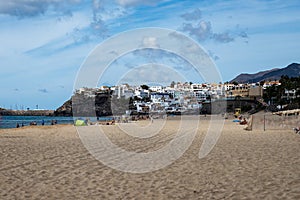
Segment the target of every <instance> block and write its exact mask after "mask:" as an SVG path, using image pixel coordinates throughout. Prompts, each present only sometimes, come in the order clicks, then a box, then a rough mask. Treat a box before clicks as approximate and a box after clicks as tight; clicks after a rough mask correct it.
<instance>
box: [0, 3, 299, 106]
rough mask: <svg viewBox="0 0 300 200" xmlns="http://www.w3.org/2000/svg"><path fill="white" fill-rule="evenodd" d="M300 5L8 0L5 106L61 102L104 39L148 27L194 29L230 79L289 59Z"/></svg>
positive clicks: (294, 52)
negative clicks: (85, 62)
mask: <svg viewBox="0 0 300 200" xmlns="http://www.w3.org/2000/svg"><path fill="white" fill-rule="evenodd" d="M299 11H300V2H299V1H297V0H288V1H279V0H273V1H272V0H269V1H254V0H253V1H252V0H251V1H233V0H228V1H217V0H207V1H205V0H202V1H201V0H199V1H192V0H190V1H189V0H161V1H159V0H152V1H150V0H94V1H93V0H9V1H1V3H0V27H1V31H0V43H1V48H0V66H1V74H0V89H1V91H2V93H1V94H2V95H1V98H0V107H5V108H13V109H16V108H18V109H20V108H27V107H30V108H32V109H33V108H35V106H36V105H37V104H38V105H39V107H40V108H45V109H46V108H47V109H55V108H57V107H58V106H60V105H61V104H62V103H63V102H64V101H65V100H67V99H68V98H70V96H71V95H72V92H73V85H74V81H75V79H76V76H77V72H78V70H79V69H80V66H81V65H82V63H83V62H84V61H85V59H86V57H87V56H88V55H89V53H90V52H91V51H92V50H93V49H94V48H95V47H96V46H97V45H98V44H99V43H101V42H103V41H104V40H106V39H108V38H109V37H111V36H114V35H115V34H118V33H121V32H123V31H128V30H131V29H136V28H143V27H161V28H167V29H174V30H177V31H179V32H181V33H183V34H185V35H186V36H189V37H191V38H192V39H194V40H195V41H196V42H198V43H199V44H200V45H201V46H202V47H203V49H204V50H205V51H206V52H207V53H208V54H209V55H210V56H211V58H212V59H213V60H214V62H215V64H216V66H217V67H218V69H219V71H220V73H221V76H222V79H223V80H224V81H227V80H231V79H233V78H234V77H235V76H236V75H238V74H240V73H243V72H245V73H254V72H257V71H261V70H266V69H270V68H274V67H285V66H287V65H288V64H290V63H292V62H300V58H299V55H300V40H299V38H300V15H299ZM133 55H135V54H134V53H132V55H126V56H127V57H126V56H125V57H123V58H120V60H119V62H118V63H119V64H124V65H130V62H129V61H128V62H125V61H124V60H126V59H125V58H129V60H130V59H134V56H133ZM137 60H139V62H140V64H142V61H141V59H137ZM177 60H178V59H177ZM144 62H145V63H147V61H146V60H145V61H144ZM162 62H163V63H162V64H164V65H165V64H167V62H164V61H162ZM179 63H181V64H182V62H179V61H178V62H172V64H175V65H176V64H179ZM143 69H144V68H143ZM155 69H159V68H157V67H156V68H155ZM112 76H113V75H112ZM112 78H113V77H112ZM107 79H109V75H108V78H107ZM191 79H192V80H191V81H193V82H197V81H198V80H196V78H195V77H194V78H193V77H192V76H191ZM108 81H109V80H108ZM199 82H200V81H199Z"/></svg>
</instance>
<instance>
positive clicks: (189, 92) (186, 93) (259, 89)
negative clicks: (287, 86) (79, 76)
mask: <svg viewBox="0 0 300 200" xmlns="http://www.w3.org/2000/svg"><path fill="white" fill-rule="evenodd" d="M280 84H281V83H280V82H279V81H270V82H264V83H252V84H238V83H235V82H234V83H228V82H227V83H218V84H216V83H191V82H185V83H181V82H177V83H175V82H174V81H173V82H172V83H171V84H170V86H161V85H152V86H148V85H140V86H131V85H128V84H121V85H117V86H112V87H108V86H101V87H98V88H80V89H78V90H76V91H75V95H83V96H85V97H87V98H94V97H96V96H97V95H99V94H103V93H109V94H110V95H111V96H112V98H114V99H125V100H126V99H127V100H130V102H132V103H133V105H134V108H135V109H136V110H135V111H136V112H138V113H149V112H168V113H177V112H179V113H184V112H186V113H193V112H199V109H200V110H201V108H203V105H205V104H209V103H211V102H214V101H220V100H225V101H230V100H236V99H237V98H240V99H243V100H248V101H254V100H256V101H261V102H264V101H263V91H264V89H266V88H268V87H270V86H273V85H280Z"/></svg>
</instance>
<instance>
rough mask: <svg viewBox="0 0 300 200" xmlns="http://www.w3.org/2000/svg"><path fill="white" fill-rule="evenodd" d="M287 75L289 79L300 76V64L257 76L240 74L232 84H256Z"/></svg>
mask: <svg viewBox="0 0 300 200" xmlns="http://www.w3.org/2000/svg"><path fill="white" fill-rule="evenodd" d="M283 75H286V76H289V77H298V76H300V64H298V63H292V64H290V65H288V66H287V67H285V68H280V69H278V68H274V69H271V70H266V71H261V72H258V73H255V74H244V73H243V74H240V75H238V76H237V77H235V78H234V79H232V80H231V81H230V82H234V81H236V82H238V83H256V82H260V81H266V80H279V79H280V77H281V76H283Z"/></svg>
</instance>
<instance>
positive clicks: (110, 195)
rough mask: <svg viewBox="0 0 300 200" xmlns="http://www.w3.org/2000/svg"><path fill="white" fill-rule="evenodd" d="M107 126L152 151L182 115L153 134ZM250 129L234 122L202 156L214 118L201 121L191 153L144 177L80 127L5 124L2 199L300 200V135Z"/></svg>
mask: <svg viewBox="0 0 300 200" xmlns="http://www.w3.org/2000/svg"><path fill="white" fill-rule="evenodd" d="M135 123H137V124H138V125H142V126H146V125H147V123H150V122H148V121H141V122H135ZM155 123H157V122H156V121H155V120H154V124H155ZM102 128H103V129H104V130H105V132H106V133H108V134H107V135H108V137H109V138H110V140H111V141H112V142H113V143H114V144H117V145H118V146H121V147H122V148H124V149H126V150H128V151H136V152H141V151H143V152H148V151H154V150H157V149H159V148H161V147H163V146H164V145H166V144H167V143H168V142H169V141H170V139H171V138H172V135H173V134H174V132H175V131H176V129H177V128H178V119H177V120H176V119H171V120H168V121H167V122H166V124H165V126H164V128H163V129H162V130H161V132H160V133H159V134H157V135H155V136H153V137H150V138H146V139H136V138H133V137H131V136H128V135H126V134H124V133H122V130H121V129H120V127H119V126H118V125H110V126H103V127H102ZM243 128H244V126H242V125H237V124H236V123H233V122H232V120H229V119H228V120H226V121H225V125H224V129H223V131H222V135H221V137H220V138H219V140H218V142H217V144H216V146H215V147H214V148H213V150H212V151H211V152H210V154H209V155H208V156H206V157H205V158H203V159H199V157H198V154H199V149H200V146H201V143H202V142H203V139H204V136H205V134H206V132H207V129H208V120H200V126H199V128H198V130H197V134H196V138H195V139H194V140H193V143H192V145H191V146H190V147H189V148H188V150H187V151H186V152H185V153H184V154H183V156H181V157H180V158H179V159H177V160H176V161H175V162H174V163H173V164H171V165H169V166H167V167H165V168H163V169H159V170H157V171H154V172H149V173H140V174H134V173H129V172H122V171H118V170H115V169H112V168H110V167H108V166H106V165H104V164H102V163H101V162H100V161H98V160H97V159H95V158H94V157H93V156H92V155H91V154H90V153H89V152H88V150H87V149H86V148H85V147H84V145H83V144H82V142H81V140H80V138H79V135H78V133H77V131H76V128H75V127H74V126H72V125H56V126H44V127H42V126H37V127H24V128H19V129H2V130H0V148H1V152H0V188H1V190H0V199H300V135H297V134H295V133H294V132H293V131H292V130H277V131H276V130H272V131H271V130H267V131H257V130H255V131H245V130H243ZM116 158H117V156H116Z"/></svg>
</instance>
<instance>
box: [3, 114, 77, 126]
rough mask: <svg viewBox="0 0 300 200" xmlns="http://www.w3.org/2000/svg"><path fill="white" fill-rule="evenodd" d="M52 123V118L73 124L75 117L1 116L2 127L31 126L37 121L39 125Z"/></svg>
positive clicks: (59, 122) (58, 121) (60, 122)
mask: <svg viewBox="0 0 300 200" xmlns="http://www.w3.org/2000/svg"><path fill="white" fill-rule="evenodd" d="M43 120H44V124H45V125H51V121H52V120H56V121H57V124H73V117H49V116H0V128H2V129H3V128H16V126H17V124H19V125H20V126H22V124H23V125H24V126H29V124H30V122H36V123H37V125H38V126H41V125H42V121H43Z"/></svg>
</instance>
